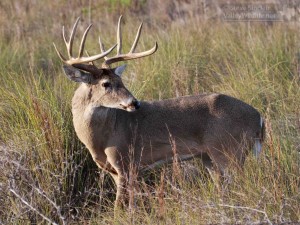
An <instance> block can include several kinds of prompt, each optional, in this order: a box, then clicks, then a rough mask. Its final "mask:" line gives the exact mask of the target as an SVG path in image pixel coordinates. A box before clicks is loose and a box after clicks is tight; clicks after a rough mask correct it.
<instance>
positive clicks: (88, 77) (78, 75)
mask: <svg viewBox="0 0 300 225" xmlns="http://www.w3.org/2000/svg"><path fill="white" fill-rule="evenodd" d="M63 69H64V72H65V74H66V75H67V77H68V78H69V79H70V80H72V81H75V82H83V83H92V82H93V80H94V77H93V75H92V74H91V73H86V72H84V71H81V70H79V69H76V68H75V67H73V66H69V65H63Z"/></svg>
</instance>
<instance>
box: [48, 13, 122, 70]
mask: <svg viewBox="0 0 300 225" xmlns="http://www.w3.org/2000/svg"><path fill="white" fill-rule="evenodd" d="M79 19H80V17H78V18H77V20H76V22H75V24H74V26H73V29H72V31H71V35H70V39H69V41H67V39H66V36H65V28H64V27H63V29H62V35H63V39H64V42H65V44H66V47H67V50H68V56H69V59H66V58H65V57H64V56H63V55H62V54H61V53H60V52H59V51H58V50H57V48H56V45H55V44H54V43H53V45H54V48H55V50H56V52H57V54H58V56H59V58H60V59H61V60H62V61H63V62H64V63H66V64H69V65H74V64H83V63H91V62H93V61H95V60H97V59H101V58H103V57H105V56H106V55H108V54H109V53H110V52H111V51H112V50H113V49H114V48H115V47H116V46H117V45H114V46H113V47H111V48H110V49H108V50H107V51H102V53H101V54H98V55H94V56H88V57H85V56H83V50H84V44H85V40H86V36H87V34H88V32H89V30H90V28H91V26H92V24H90V25H89V26H88V27H87V28H86V30H85V31H84V34H83V36H82V39H81V43H80V48H79V53H78V56H77V58H74V57H73V41H74V36H75V32H76V29H77V25H78V22H79ZM100 47H101V46H100ZM82 66H83V65H82ZM86 66H87V65H86Z"/></svg>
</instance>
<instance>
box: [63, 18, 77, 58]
mask: <svg viewBox="0 0 300 225" xmlns="http://www.w3.org/2000/svg"><path fill="white" fill-rule="evenodd" d="M79 20H80V17H78V18H77V19H76V22H75V23H74V26H73V29H72V31H71V35H70V39H69V42H67V43H68V44H67V43H66V45H67V50H68V55H69V58H72V57H73V54H72V52H73V41H74V36H75V32H76V30H77V25H78V23H79Z"/></svg>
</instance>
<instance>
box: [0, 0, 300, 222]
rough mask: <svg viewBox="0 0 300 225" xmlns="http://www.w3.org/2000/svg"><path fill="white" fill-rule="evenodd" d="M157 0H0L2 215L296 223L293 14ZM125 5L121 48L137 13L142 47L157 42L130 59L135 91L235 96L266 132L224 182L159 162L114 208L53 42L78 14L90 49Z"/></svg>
mask: <svg viewBox="0 0 300 225" xmlns="http://www.w3.org/2000/svg"><path fill="white" fill-rule="evenodd" d="M156 2H157V5H160V6H161V7H159V6H157V5H155V4H147V1H130V0H128V1H126V0H125V1H120V2H119V1H104V0H103V1H91V0H90V1H87V0H86V1H85V0H83V1H79V0H76V1H64V0H54V1H38V0H32V1H21V0H16V1H9V0H4V1H1V2H0V83H1V86H0V224H297V223H298V224H300V88H299V87H300V32H299V28H300V27H299V21H298V22H297V21H282V22H226V21H223V20H220V19H219V20H218V19H209V18H208V19H207V18H205V17H206V16H203V15H202V14H201V13H197V12H191V13H190V14H188V13H186V12H189V11H184V13H183V12H182V13H177V14H176V15H175V14H174V15H175V16H174V15H173V14H172V15H171V14H168V12H167V11H163V10H166V8H167V7H168V6H172V7H175V8H174V10H175V11H176V10H177V11H176V12H179V11H180V10H178V7H179V8H180V7H184V6H185V4H184V3H185V2H192V3H191V4H193V2H194V4H196V5H197V7H200V6H199V4H198V3H197V2H200V1H196V0H195V1H172V0H169V1H162V0H161V1H160V0H158V1H156ZM201 2H202V1H201ZM179 3H180V4H179ZM168 4H170V5H168ZM146 6H147V7H149V8H151V7H152V8H151V9H152V10H149V8H147V7H146ZM176 7H177V8H176ZM158 9H160V10H158ZM199 10H200V11H201V7H200V8H199ZM120 14H123V16H124V19H125V23H124V26H123V39H124V41H123V45H124V48H125V51H126V50H128V49H129V48H130V46H131V43H132V41H133V40H134V35H135V32H136V29H137V27H138V25H139V22H140V21H144V22H145V26H144V30H143V33H142V36H141V39H140V43H139V46H138V49H140V50H144V49H149V48H150V47H152V46H153V43H154V42H155V41H157V42H158V45H159V48H158V51H157V52H156V53H155V54H154V55H153V56H151V57H147V58H144V59H140V60H135V61H132V62H131V61H129V62H128V68H127V70H126V72H125V74H124V78H123V81H124V83H125V85H126V86H127V87H128V89H129V90H130V91H131V92H132V93H133V94H134V95H135V97H137V98H138V99H140V100H155V99H166V98H171V97H177V96H183V95H192V94H198V93H203V92H207V93H211V92H218V93H224V94H228V95H231V96H234V97H237V98H239V99H241V100H243V101H245V102H247V103H248V104H251V105H252V106H254V107H255V108H256V109H258V110H259V111H260V112H261V113H262V115H263V116H264V118H265V122H266V141H265V144H264V148H263V152H262V154H261V156H260V158H259V160H256V159H255V157H254V156H252V155H249V157H247V160H246V164H245V167H244V168H243V170H232V171H231V172H230V174H229V175H228V177H225V182H223V183H222V185H217V183H216V182H213V180H212V179H211V178H210V177H209V176H208V175H207V173H206V172H205V170H204V169H203V166H202V165H201V162H199V161H198V160H196V159H195V160H193V161H192V162H188V163H184V164H178V163H175V164H173V165H170V166H165V167H161V168H158V169H157V170H155V171H152V172H151V173H149V174H146V175H145V176H144V178H143V179H139V180H137V181H136V180H134V182H133V184H132V185H131V186H130V188H132V191H131V193H132V195H131V198H132V199H134V205H133V206H132V207H129V208H128V209H126V210H124V211H119V212H116V215H115V216H114V211H113V201H114V198H115V194H114V193H115V187H114V183H113V182H112V180H111V178H110V177H109V175H107V174H105V173H104V172H103V171H101V170H99V169H98V168H97V167H96V165H95V163H94V162H93V160H92V158H91V156H90V155H89V153H88V151H87V149H86V148H85V147H84V146H83V145H82V144H81V143H80V141H79V140H78V139H77V136H76V134H75V131H74V128H73V125H72V115H71V99H72V95H73V93H74V90H75V89H76V87H77V84H75V83H73V82H71V81H70V80H68V79H67V78H66V77H65V75H64V73H63V71H62V69H61V66H62V63H61V62H60V59H59V58H58V56H57V55H56V53H55V50H54V48H53V44H52V43H53V42H55V44H56V45H57V46H59V48H60V49H63V48H64V46H63V41H62V37H61V28H62V26H63V25H64V26H65V28H66V30H67V31H68V29H69V28H71V26H72V24H73V23H74V21H75V19H76V18H77V17H78V16H81V18H82V19H81V23H80V25H79V29H78V30H79V33H82V32H83V30H84V29H85V27H86V26H87V25H88V24H89V23H90V22H92V23H93V28H92V30H91V32H90V34H89V36H88V38H87V44H86V49H88V50H89V52H91V53H92V54H96V53H97V52H98V51H99V46H98V43H97V42H94V41H93V40H98V36H99V35H101V38H102V40H103V42H104V43H105V46H107V47H108V46H112V45H113V44H114V43H115V40H116V37H115V35H116V34H115V32H116V24H117V19H118V16H119V15H120ZM76 37H77V40H76V42H75V45H77V46H78V43H79V40H78V39H79V35H77V36H76Z"/></svg>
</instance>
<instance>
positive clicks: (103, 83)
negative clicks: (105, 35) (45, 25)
mask: <svg viewBox="0 0 300 225" xmlns="http://www.w3.org/2000/svg"><path fill="white" fill-rule="evenodd" d="M79 19H80V18H78V19H77V20H76V22H75V24H74V26H73V29H72V31H71V35H70V39H69V41H67V40H66V37H65V32H64V28H63V39H64V42H65V44H66V47H67V50H68V59H66V58H65V57H64V56H63V55H62V54H61V53H60V52H59V51H58V50H57V48H56V46H55V45H54V47H55V50H56V52H57V54H58V56H59V57H60V59H61V60H62V61H63V62H64V63H65V65H64V66H63V69H64V72H65V74H66V75H67V76H68V78H69V79H71V80H72V81H75V82H81V83H84V84H85V85H86V88H87V89H88V91H89V98H90V101H91V102H92V104H93V105H94V106H104V107H109V108H117V109H123V110H126V111H129V112H131V111H135V110H136V109H138V108H139V107H140V103H139V101H138V100H137V99H136V98H135V97H134V96H133V95H132V94H131V93H130V92H129V91H128V90H127V89H126V87H125V86H124V84H123V82H122V79H121V75H122V73H123V72H124V70H125V68H126V65H122V66H119V67H116V68H111V67H110V65H111V64H112V63H115V62H121V61H126V60H131V59H137V58H141V57H145V56H148V55H151V54H153V53H154V52H155V51H156V50H157V43H155V45H154V47H153V48H152V49H150V50H148V51H144V52H139V53H135V52H134V51H135V48H136V46H137V43H138V40H139V37H140V34H141V29H142V24H141V25H140V27H139V29H138V32H137V35H136V37H135V40H134V43H133V45H132V47H131V50H130V51H129V52H128V53H127V54H122V53H121V48H122V36H121V25H120V24H121V19H122V16H120V18H119V22H118V31H117V44H116V45H115V46H113V47H111V48H110V49H108V50H107V51H105V49H104V46H103V44H102V42H101V40H100V38H99V44H100V49H101V53H100V54H98V55H94V56H89V55H88V56H83V50H84V44H85V40H86V36H87V34H88V31H89V30H90V28H91V25H89V26H88V28H87V29H86V30H85V32H84V34H83V37H82V40H81V44H80V48H79V54H78V57H73V54H72V48H73V40H74V35H75V32H76V28H77V25H78V22H79ZM116 46H117V54H116V55H115V56H113V57H108V56H107V55H108V54H109V53H111V52H112V50H113V49H114V48H115V47H116ZM101 58H104V62H103V63H102V66H101V67H100V68H99V67H97V66H95V64H94V63H93V62H94V61H95V60H98V59H101Z"/></svg>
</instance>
